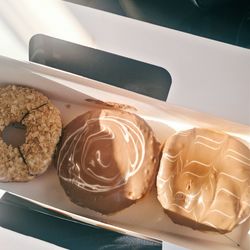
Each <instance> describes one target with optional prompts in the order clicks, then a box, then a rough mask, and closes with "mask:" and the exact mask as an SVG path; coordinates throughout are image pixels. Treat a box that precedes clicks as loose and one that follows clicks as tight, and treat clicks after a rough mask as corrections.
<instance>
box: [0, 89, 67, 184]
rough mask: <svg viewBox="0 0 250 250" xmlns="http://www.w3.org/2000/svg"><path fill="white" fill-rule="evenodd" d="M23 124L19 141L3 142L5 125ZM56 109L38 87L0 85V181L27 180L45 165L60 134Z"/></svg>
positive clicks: (59, 121)
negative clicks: (22, 139) (35, 88)
mask: <svg viewBox="0 0 250 250" xmlns="http://www.w3.org/2000/svg"><path fill="white" fill-rule="evenodd" d="M11 124H19V125H21V126H23V127H24V128H25V140H24V143H23V144H22V145H19V146H13V145H11V144H7V143H6V142H5V140H4V138H3V136H4V131H5V128H6V127H8V126H10V125H11ZM61 129H62V123H61V118H60V114H59V111H58V110H57V108H56V107H55V106H54V105H53V104H52V103H51V102H50V101H49V99H48V98H47V97H46V96H44V95H43V94H41V93H39V92H38V91H36V90H34V89H31V88H26V87H21V86H15V85H8V86H4V87H0V181H1V182H10V181H28V180H31V179H33V178H34V177H35V176H37V175H40V174H42V173H43V172H45V171H46V169H47V168H48V166H49V164H50V162H51V160H52V156H53V153H54V151H55V148H56V145H57V143H58V141H59V137H60V135H61Z"/></svg>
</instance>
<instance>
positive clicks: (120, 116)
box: [57, 109, 159, 214]
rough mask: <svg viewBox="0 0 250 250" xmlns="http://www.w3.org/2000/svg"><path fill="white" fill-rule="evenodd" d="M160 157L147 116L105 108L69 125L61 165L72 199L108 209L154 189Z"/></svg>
mask: <svg viewBox="0 0 250 250" xmlns="http://www.w3.org/2000/svg"><path fill="white" fill-rule="evenodd" d="M158 161H159V143H158V142H157V141H156V139H155V138H154V135H153V132H152V130H151V128H150V127H149V126H148V125H147V123H146V122H145V121H144V120H143V119H141V118H140V117H138V116H136V115H134V114H131V113H129V112H125V111H121V110H108V109H107V110H105V109H104V110H97V111H91V112H87V113H85V114H83V115H81V116H79V117H77V118H76V119H74V120H73V121H71V122H70V123H69V124H68V125H67V126H66V127H65V129H64V133H63V136H62V141H61V143H60V150H59V152H58V154H57V170H58V175H59V178H60V182H61V184H62V186H63V188H64V190H65V192H66V194H67V195H68V196H69V198H70V199H71V200H72V202H74V203H76V204H78V205H80V206H83V207H88V208H90V209H93V210H95V211H98V212H101V213H103V214H108V213H113V212H116V211H119V210H121V209H124V208H126V207H128V206H130V205H131V204H133V203H134V202H135V201H136V200H138V199H140V198H142V197H143V196H144V195H145V194H146V193H147V192H148V191H149V190H150V188H151V187H152V185H153V183H154V182H155V178H156V172H157V168H158Z"/></svg>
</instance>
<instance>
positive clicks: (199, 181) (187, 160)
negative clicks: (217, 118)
mask: <svg viewBox="0 0 250 250" xmlns="http://www.w3.org/2000/svg"><path fill="white" fill-rule="evenodd" d="M157 192H158V200H159V201H160V203H161V205H162V206H163V208H164V210H165V211H166V213H167V214H168V216H169V217H170V218H171V219H172V221H173V222H175V223H178V224H182V225H185V226H189V227H191V228H193V229H198V230H205V231H216V232H220V233H227V232H230V231H231V230H232V229H233V228H234V227H235V226H237V225H238V224H240V223H242V222H244V221H245V220H246V219H247V218H248V217H249V216H250V150H249V148H248V147H247V146H246V145H244V144H243V143H242V142H240V141H239V140H237V139H236V138H234V137H232V136H230V135H227V134H224V133H220V132H216V131H212V130H208V129H200V128H195V129H192V130H188V131H185V132H180V133H177V134H175V135H173V136H172V137H170V138H169V139H168V140H167V142H166V144H165V146H164V148H163V154H162V158H161V161H160V169H159V173H158V176H157Z"/></svg>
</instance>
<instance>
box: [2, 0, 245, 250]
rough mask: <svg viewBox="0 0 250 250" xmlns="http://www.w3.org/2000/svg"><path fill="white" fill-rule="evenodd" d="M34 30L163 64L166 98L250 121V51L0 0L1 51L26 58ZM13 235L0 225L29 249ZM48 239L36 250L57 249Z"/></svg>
mask: <svg viewBox="0 0 250 250" xmlns="http://www.w3.org/2000/svg"><path fill="white" fill-rule="evenodd" d="M37 33H43V34H47V35H50V36H53V37H57V38H61V39H64V40H67V41H71V42H75V43H79V44H83V45H88V46H91V47H95V48H99V49H102V50H106V51H109V52H112V53H115V54H118V55H122V56H126V57H130V58H134V59H137V60H141V61H144V62H148V63H152V64H155V65H159V66H162V67H164V68H166V69H167V70H168V71H169V72H170V74H171V76H172V81H173V82H172V87H171V89H170V93H169V97H168V101H169V102H170V103H174V104H178V105H182V106H185V107H189V108H192V109H195V110H198V111H203V112H208V113H210V114H214V115H217V116H220V117H223V118H226V119H229V120H232V121H236V122H240V123H243V124H248V125H250V50H247V49H243V48H239V47H236V46H232V45H227V44H224V43H220V42H216V41H212V40H209V39H205V38H200V37H197V36H193V35H189V34H186V33H183V32H178V31H174V30H171V29H167V28H164V27H159V26H156V25H152V24H148V23H145V22H141V21H137V20H133V19H129V18H125V17H121V16H118V15H115V14H111V13H107V12H103V11H99V10H95V9H91V8H87V7H83V6H79V5H75V4H72V3H67V2H61V1H57V0H19V1H16V0H0V36H1V39H0V54H1V55H4V56H8V57H11V58H15V59H19V60H28V45H29V40H30V38H31V37H32V36H33V35H34V34H37ZM13 234H14V233H13V232H11V231H9V230H5V229H2V228H0V242H1V245H2V246H3V243H2V242H4V241H5V242H12V243H11V244H12V245H10V248H7V249H15V246H16V247H17V246H19V249H29V246H28V245H27V241H29V242H30V240H31V238H30V237H29V238H28V240H27V237H26V236H23V237H21V236H20V235H19V234H14V235H15V236H13ZM17 235H18V236H17ZM12 237H14V238H15V240H16V239H18V240H17V241H13V240H12V239H13V238H12ZM17 242H18V245H17V244H16V245H15V243H17ZM13 244H14V245H13ZM46 244H47V243H44V245H43V243H41V241H38V240H37V244H36V246H37V247H36V249H57V247H56V246H54V245H50V244H48V245H46ZM45 245H46V246H47V248H46V246H45ZM166 246H167V245H166ZM39 247H40V248H39ZM32 248H33V249H35V248H34V245H33V246H32ZM58 249H60V248H59V247H58Z"/></svg>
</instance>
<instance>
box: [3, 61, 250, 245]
mask: <svg viewBox="0 0 250 250" xmlns="http://www.w3.org/2000/svg"><path fill="white" fill-rule="evenodd" d="M10 83H11V84H20V85H24V86H28V87H33V88H36V89H37V90H39V91H41V92H43V93H44V94H45V95H47V96H48V97H49V98H50V99H51V100H52V101H53V103H54V104H55V105H56V106H57V107H58V108H59V109H60V111H61V115H62V120H63V124H64V125H65V124H67V123H68V122H69V121H71V120H72V119H73V118H74V117H76V116H77V115H80V114H82V113H84V112H86V111H89V110H93V109H96V108H100V107H102V104H100V103H99V104H98V102H95V101H93V100H101V101H103V102H115V103H120V104H125V105H129V106H132V107H133V108H132V109H131V108H130V107H128V111H131V112H134V113H136V114H138V115H140V116H141V117H142V118H144V119H145V120H146V121H147V122H148V123H149V124H150V125H151V127H152V129H153V130H154V132H155V135H156V138H157V139H158V140H159V141H160V142H161V143H163V142H164V141H165V140H166V139H167V138H168V136H170V135H171V134H174V133H175V132H176V131H182V130H186V129H190V128H193V127H205V128H212V129H217V130H222V131H224V132H227V133H229V134H231V135H234V136H236V137H238V138H239V139H240V140H242V141H243V142H244V143H245V144H246V145H248V146H250V127H249V126H245V125H242V124H237V123H233V122H230V121H226V120H223V119H220V118H217V117H213V116H210V115H208V114H203V113H199V112H195V111H192V110H189V109H185V108H182V107H177V106H173V105H170V104H167V103H165V102H162V101H158V100H155V99H152V98H150V97H146V96H142V95H139V94H136V93H132V92H130V91H127V90H123V89H120V88H117V87H113V86H110V85H107V84H105V83H101V82H97V81H94V80H91V79H87V78H84V77H80V76H77V75H74V74H70V73H67V72H64V71H60V70H55V69H52V68H49V67H46V66H41V65H38V64H34V63H30V62H22V61H16V60H12V59H9V58H6V57H0V86H2V85H6V84H10ZM90 100H92V101H90ZM0 188H1V189H3V190H6V191H8V192H10V193H13V194H15V195H18V196H20V197H22V198H25V199H27V200H30V201H32V202H34V203H37V204H39V205H41V206H43V207H46V208H49V209H51V210H54V211H58V212H60V213H62V214H64V215H67V216H69V217H71V218H73V219H76V220H78V221H81V222H84V223H89V224H92V225H95V226H99V227H104V228H108V229H111V230H115V231H119V232H122V233H125V234H130V235H134V236H137V237H142V238H150V239H154V240H162V241H168V242H172V243H174V244H177V245H180V246H183V247H186V248H189V249H211V248H213V247H215V249H236V248H237V249H239V248H240V249H250V230H249V229H250V220H249V219H248V220H247V221H245V222H244V223H243V224H241V225H239V226H238V227H236V228H235V229H234V230H233V231H232V232H231V233H228V234H226V235H221V234H219V233H208V232H199V231H194V230H192V229H190V228H187V227H184V226H179V225H177V224H174V223H173V222H172V221H171V220H170V219H169V218H168V216H167V215H166V214H165V213H164V212H163V209H162V207H161V205H160V203H159V202H158V201H157V195H156V189H153V190H152V192H151V193H150V194H148V195H147V196H146V197H144V198H143V199H142V200H140V201H138V202H137V203H136V204H134V205H132V206H131V207H129V208H127V209H124V210H122V211H120V212H117V213H115V214H113V215H101V214H99V213H97V212H94V211H92V210H90V209H87V208H81V207H78V206H77V205H75V204H73V203H72V202H70V200H69V199H68V197H67V196H66V195H65V193H64V190H63V189H62V187H61V185H60V183H59V179H58V177H57V173H56V169H55V168H54V166H51V167H50V168H49V169H48V171H47V172H46V173H45V174H43V175H42V176H40V177H38V178H36V179H34V180H32V181H30V182H27V183H0ZM142 211H143V212H142ZM237 244H238V245H237ZM239 245H240V246H239Z"/></svg>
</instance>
